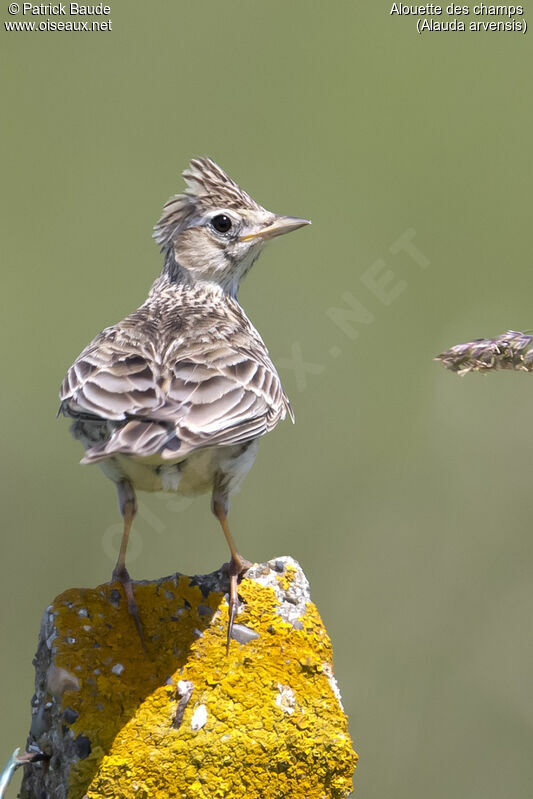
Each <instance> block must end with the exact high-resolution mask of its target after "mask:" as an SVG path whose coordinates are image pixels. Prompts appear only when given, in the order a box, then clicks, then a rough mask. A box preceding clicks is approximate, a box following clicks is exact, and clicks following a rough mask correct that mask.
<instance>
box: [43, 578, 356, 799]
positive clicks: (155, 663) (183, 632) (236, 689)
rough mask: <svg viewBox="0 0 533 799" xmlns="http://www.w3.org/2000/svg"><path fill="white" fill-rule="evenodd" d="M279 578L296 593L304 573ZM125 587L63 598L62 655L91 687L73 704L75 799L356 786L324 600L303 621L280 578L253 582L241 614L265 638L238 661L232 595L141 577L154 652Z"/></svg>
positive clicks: (186, 797)
mask: <svg viewBox="0 0 533 799" xmlns="http://www.w3.org/2000/svg"><path fill="white" fill-rule="evenodd" d="M289 569H290V567H288V568H287V569H286V572H287V571H289ZM281 577H282V579H283V580H284V581H285V582H284V583H283V584H282V586H281V587H282V588H283V589H284V590H285V589H287V588H288V587H289V586H290V584H291V581H292V578H293V575H292V574H290V573H289V574H284V575H282V576H281ZM117 591H118V588H117V586H101V587H99V588H97V589H94V590H90V589H81V590H80V589H72V590H70V591H67V592H65V593H64V594H62V595H61V596H60V597H58V598H57V599H56V601H55V603H54V605H53V613H54V614H55V624H56V628H57V631H58V637H57V639H56V640H55V641H54V646H55V647H56V649H57V652H56V655H55V658H54V661H55V665H56V667H58V668H64V669H66V670H68V672H69V673H71V674H75V675H76V678H77V680H78V681H79V684H80V690H79V691H70V690H67V691H66V692H65V693H64V695H63V697H62V704H63V707H64V708H66V707H67V706H68V707H69V708H71V709H72V710H73V711H75V713H77V714H78V715H77V717H76V720H75V721H74V723H72V724H71V725H70V729H71V731H72V734H73V735H74V738H77V737H78V736H82V737H83V738H88V739H89V741H90V743H91V751H90V754H89V755H88V757H86V758H85V759H80V760H79V761H78V762H77V763H75V764H74V766H73V767H72V769H71V774H70V789H69V799H81V797H87V799H102V798H103V797H116V796H120V797H124V799H129V798H130V797H136V798H137V799H141V798H142V797H146V799H148V797H150V799H164V798H166V797H176V799H207V798H208V797H209V799H213V798H215V797H220V799H222V798H223V797H234V798H235V799H237V797H246V798H247V799H254V797H262V798H263V799H274V798H276V799H279V798H280V797H291V798H292V799H298V797H301V798H302V799H336V798H338V799H341V797H346V796H347V795H348V794H349V792H350V790H351V777H352V774H353V769H354V767H355V763H356V759H357V756H356V755H355V753H354V752H353V750H352V746H351V741H350V738H349V735H348V731H347V723H346V718H345V716H344V714H343V712H342V710H341V708H340V706H339V702H338V700H337V698H336V696H335V693H334V690H333V687H332V682H331V661H332V653H331V644H330V641H329V638H328V636H327V633H326V631H325V629H324V627H323V625H322V622H321V620H320V617H319V615H318V612H317V610H316V608H315V606H314V605H313V604H312V603H308V604H307V606H306V610H305V613H304V614H303V616H302V617H301V619H300V620H299V624H298V625H296V626H293V624H291V623H289V622H287V621H284V620H282V619H281V618H280V615H279V613H278V600H277V598H276V595H275V592H274V591H273V589H272V588H270V587H266V586H263V585H261V584H259V583H258V582H255V581H254V580H243V581H242V583H241V585H240V588H239V594H240V596H241V598H242V599H243V602H244V604H243V608H242V611H241V612H240V613H239V615H238V619H237V621H238V623H239V624H241V625H245V626H246V627H248V628H251V629H252V630H253V631H255V632H256V633H258V637H257V638H254V639H253V640H250V641H249V642H248V643H246V644H239V643H237V642H236V641H232V643H231V647H230V652H229V656H227V657H226V654H225V639H226V630H227V623H228V607H227V603H226V602H225V600H224V599H223V595H222V594H219V593H210V594H208V596H207V597H206V596H204V595H203V594H202V592H201V591H200V589H199V588H198V586H196V585H194V584H192V582H191V581H190V579H189V578H187V577H183V576H181V577H180V578H179V580H178V581H177V582H176V581H174V580H172V579H169V580H167V581H165V582H163V583H146V584H137V585H136V586H135V595H136V598H137V602H138V605H139V612H140V616H141V619H142V624H143V628H144V631H145V637H146V642H147V644H146V651H144V650H143V648H142V646H141V643H140V640H139V637H138V635H137V632H136V629H135V625H134V623H133V620H132V619H131V617H130V616H129V614H128V612H127V609H126V606H125V601H124V598H123V595H122V594H117ZM119 596H121V597H122V601H120V603H118V602H117V601H116V600H117V599H118V597H119ZM113 600H115V601H114V603H113ZM187 691H188V692H189V694H190V696H189V698H188V701H187V696H188V693H187ZM191 691H192V692H191Z"/></svg>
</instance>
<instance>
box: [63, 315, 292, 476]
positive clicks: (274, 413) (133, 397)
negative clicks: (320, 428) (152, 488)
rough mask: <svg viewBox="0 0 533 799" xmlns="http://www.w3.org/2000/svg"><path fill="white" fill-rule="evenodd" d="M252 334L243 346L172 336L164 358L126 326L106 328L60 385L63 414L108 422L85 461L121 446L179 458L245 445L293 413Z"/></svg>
mask: <svg viewBox="0 0 533 799" xmlns="http://www.w3.org/2000/svg"><path fill="white" fill-rule="evenodd" d="M241 338H242V337H241ZM257 339H258V340H253V341H252V344H253V345H254V346H248V347H243V346H242V344H241V342H240V341H238V342H237V344H234V343H233V341H232V340H221V338H220V337H219V336H217V335H215V333H213V334H212V335H211V336H209V335H207V336H206V335H203V336H202V337H201V339H200V340H199V339H190V340H189V341H188V342H179V341H178V342H175V344H174V345H173V346H172V347H169V348H168V350H167V352H166V354H164V356H163V357H161V355H158V352H157V347H155V346H148V345H147V344H146V342H144V343H140V337H139V336H138V335H136V336H133V335H132V334H131V331H130V332H129V335H125V332H124V331H120V330H117V328H107V329H106V330H105V331H103V332H102V333H101V334H100V336H99V337H97V338H96V339H95V340H94V341H93V342H92V343H91V344H90V345H89V346H88V347H87V348H86V349H85V350H84V351H83V352H82V353H81V355H80V356H79V358H78V359H77V360H76V361H75V362H74V364H73V365H72V366H71V368H70V369H69V371H68V373H67V375H66V377H65V380H64V381H63V385H62V387H61V393H60V397H61V401H62V406H61V407H62V409H63V411H64V413H66V414H68V415H70V416H73V417H74V418H76V417H77V416H80V415H83V414H90V415H92V416H94V417H96V418H97V419H98V420H106V421H109V422H110V423H111V424H110V427H109V436H108V438H107V439H106V440H105V441H103V442H101V443H98V445H97V446H94V447H92V449H89V450H88V451H87V454H86V457H85V459H84V461H85V462H93V461H98V460H102V459H103V458H107V457H110V456H112V455H113V454H116V453H119V452H122V453H126V454H130V455H135V456H137V457H148V456H152V455H154V454H159V455H160V456H161V458H163V459H174V460H176V459H179V458H182V457H184V456H185V455H186V454H188V453H189V452H191V451H193V450H195V449H198V448H200V447H206V446H214V445H220V446H228V445H231V444H240V443H244V442H246V441H249V440H251V439H252V438H256V437H257V436H260V435H263V434H264V433H266V432H268V431H269V430H271V429H272V428H273V427H274V426H275V425H276V424H277V423H278V421H280V420H281V419H283V418H284V417H285V415H286V412H287V411H288V412H289V413H290V414H291V416H292V412H291V410H290V406H289V402H288V399H287V397H286V396H285V394H284V392H283V389H282V387H281V383H280V380H279V377H278V375H277V372H276V370H275V368H274V366H273V364H272V362H271V361H270V358H269V357H268V353H267V351H266V348H265V347H264V345H263V344H262V341H261V340H260V339H259V337H258V336H257ZM259 344H260V345H261V346H259Z"/></svg>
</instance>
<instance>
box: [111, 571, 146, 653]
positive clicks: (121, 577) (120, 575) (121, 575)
mask: <svg viewBox="0 0 533 799" xmlns="http://www.w3.org/2000/svg"><path fill="white" fill-rule="evenodd" d="M111 582H112V583H115V582H119V583H122V587H123V588H124V594H125V595H126V601H127V603H128V611H129V614H130V616H133V621H134V622H135V626H136V628H137V632H138V634H139V638H140V639H141V644H142V648H143V650H144V651H145V652H146V644H145V642H144V632H143V628H142V624H141V620H140V619H139V608H138V606H137V600H136V599H135V594H134V593H133V585H132V584H131V577H130V575H129V572H128V570H127V569H126V567H125V566H122V567H121V566H119V565H118V564H117V565H116V566H115V568H114V569H113V574H112V575H111Z"/></svg>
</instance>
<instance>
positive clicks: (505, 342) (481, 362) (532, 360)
mask: <svg viewBox="0 0 533 799" xmlns="http://www.w3.org/2000/svg"><path fill="white" fill-rule="evenodd" d="M435 360H436V361H441V363H442V364H443V365H444V366H445V367H446V369H451V371H452V372H457V374H459V375H465V374H466V373H467V372H488V371H489V369H514V370H516V371H520V372H531V371H533V335H531V336H530V335H528V334H526V333H519V332H517V331H516V330H508V331H507V333H503V334H502V335H501V336H496V338H478V339H475V340H474V341H467V342H466V344H456V345H455V347H451V348H450V349H449V350H446V352H442V353H441V354H440V355H437V357H436V358H435Z"/></svg>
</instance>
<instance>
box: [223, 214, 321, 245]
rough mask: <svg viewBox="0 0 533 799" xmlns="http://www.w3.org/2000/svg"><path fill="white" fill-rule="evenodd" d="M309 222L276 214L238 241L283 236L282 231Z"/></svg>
mask: <svg viewBox="0 0 533 799" xmlns="http://www.w3.org/2000/svg"><path fill="white" fill-rule="evenodd" d="M310 224H311V222H310V220H309V219H298V217H297V216H277V217H276V218H275V219H274V221H273V222H272V223H271V224H270V225H267V227H264V228H262V229H261V230H258V231H256V232H255V233H248V234H247V235H246V236H241V237H240V239H239V241H250V239H262V240H263V241H267V240H268V239H273V238H274V237H275V236H283V234H284V233H290V232H291V230H298V228H299V227H303V226H304V225H310Z"/></svg>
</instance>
